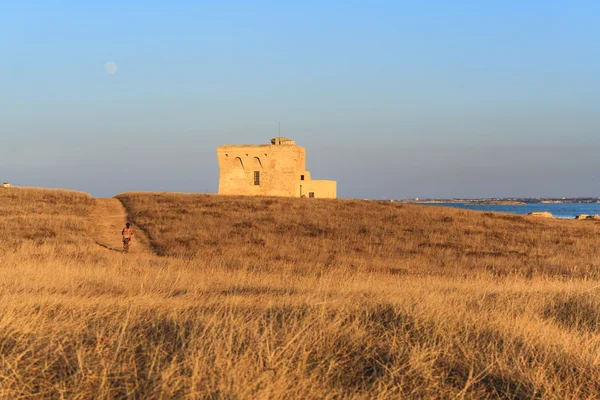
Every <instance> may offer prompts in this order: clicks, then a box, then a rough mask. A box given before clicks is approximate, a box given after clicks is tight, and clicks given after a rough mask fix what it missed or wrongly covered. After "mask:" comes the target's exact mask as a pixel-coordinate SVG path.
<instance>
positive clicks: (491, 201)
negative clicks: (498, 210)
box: [396, 197, 600, 205]
mask: <svg viewBox="0 0 600 400" xmlns="http://www.w3.org/2000/svg"><path fill="white" fill-rule="evenodd" d="M396 201H398V202H401V203H416V204H438V203H444V204H452V203H456V204H487V205H526V204H572V203H577V204H585V203H587V204H590V203H600V198H597V197H575V198H562V199H553V198H482V199H456V198H454V199H419V198H415V199H403V200H396Z"/></svg>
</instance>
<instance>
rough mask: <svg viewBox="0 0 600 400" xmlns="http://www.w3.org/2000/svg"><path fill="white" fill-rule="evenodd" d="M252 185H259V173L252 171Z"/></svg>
mask: <svg viewBox="0 0 600 400" xmlns="http://www.w3.org/2000/svg"><path fill="white" fill-rule="evenodd" d="M254 185H256V186H258V185H260V171H254Z"/></svg>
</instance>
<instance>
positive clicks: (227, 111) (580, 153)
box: [0, 0, 600, 198]
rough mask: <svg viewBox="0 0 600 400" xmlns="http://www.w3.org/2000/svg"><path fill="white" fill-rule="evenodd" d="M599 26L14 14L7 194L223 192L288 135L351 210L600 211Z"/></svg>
mask: <svg viewBox="0 0 600 400" xmlns="http://www.w3.org/2000/svg"><path fill="white" fill-rule="evenodd" d="M599 20H600V2H597V1H573V2H567V1H551V0H547V1H542V0H539V1H534V0H531V1H422V2H421V1H411V2H408V1H406V2H403V1H368V2H367V1H343V2H342V1H290V2H283V1H272V2H264V1H252V2H246V1H243V2H242V1H210V2H202V1H171V2H166V1H126V2H125V1H113V0H104V1H90V2H83V1H50V0H49V1H43V2H42V1H37V0H36V1H27V0H19V1H17V0H14V1H10V0H0V77H1V78H0V180H4V181H11V182H12V183H14V184H17V185H36V186H47V187H66V188H73V189H79V190H83V191H88V192H91V193H92V194H93V195H96V196H112V195H114V194H116V193H118V192H121V191H127V190H153V191H186V192H215V191H216V190H217V184H218V166H217V160H216V154H215V149H216V147H217V146H218V145H219V144H224V143H232V144H237V143H240V144H241V143H267V142H268V140H269V139H270V138H271V137H273V136H275V135H276V133H277V121H281V125H282V135H283V136H287V137H291V138H293V139H295V140H296V141H297V142H298V143H299V144H301V145H303V146H305V147H306V148H307V152H308V169H309V170H310V171H311V172H312V174H313V177H315V178H316V179H319V178H322V179H337V180H338V194H339V195H340V196H341V197H358V198H362V197H368V198H382V197H384V196H385V197H388V198H404V197H415V196H418V197H422V198H424V197H484V196H560V197H562V196H600V179H599V178H600V173H599V172H598V171H599V167H600V165H599V161H598V160H599V157H598V150H599V149H600V135H599V133H600V128H599V127H600V51H599V50H598V49H599V48H600V24H598V21H599ZM108 61H114V62H115V63H116V64H117V66H118V70H117V72H116V73H115V74H112V75H111V74H107V73H106V71H105V68H104V65H105V63H106V62H108Z"/></svg>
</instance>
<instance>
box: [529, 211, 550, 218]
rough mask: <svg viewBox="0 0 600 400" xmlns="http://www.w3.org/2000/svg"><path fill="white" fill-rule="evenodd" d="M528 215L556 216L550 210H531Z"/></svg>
mask: <svg viewBox="0 0 600 400" xmlns="http://www.w3.org/2000/svg"><path fill="white" fill-rule="evenodd" d="M527 215H531V216H532V217H541V218H554V216H553V215H552V213H551V212H549V211H534V212H530V213H529V214H527Z"/></svg>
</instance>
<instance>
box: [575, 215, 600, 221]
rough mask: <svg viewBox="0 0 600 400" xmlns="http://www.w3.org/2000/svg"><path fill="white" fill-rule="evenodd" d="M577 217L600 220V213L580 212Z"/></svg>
mask: <svg viewBox="0 0 600 400" xmlns="http://www.w3.org/2000/svg"><path fill="white" fill-rule="evenodd" d="M575 219H581V220H584V219H589V220H594V221H600V215H598V214H596V215H587V214H579V215H578V216H576V217H575Z"/></svg>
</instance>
